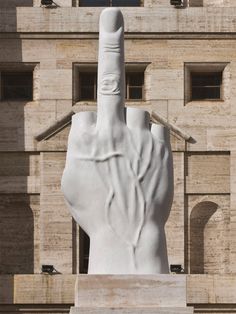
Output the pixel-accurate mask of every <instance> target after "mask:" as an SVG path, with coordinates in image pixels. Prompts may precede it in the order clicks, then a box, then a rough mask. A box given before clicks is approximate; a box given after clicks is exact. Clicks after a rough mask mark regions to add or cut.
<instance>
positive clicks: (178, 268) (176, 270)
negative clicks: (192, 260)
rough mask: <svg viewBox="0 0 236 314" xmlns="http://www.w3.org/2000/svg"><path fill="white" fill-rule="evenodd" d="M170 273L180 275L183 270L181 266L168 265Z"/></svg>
mask: <svg viewBox="0 0 236 314" xmlns="http://www.w3.org/2000/svg"><path fill="white" fill-rule="evenodd" d="M170 272H171V273H176V274H181V273H183V272H184V269H183V267H182V265H180V264H174V265H170Z"/></svg>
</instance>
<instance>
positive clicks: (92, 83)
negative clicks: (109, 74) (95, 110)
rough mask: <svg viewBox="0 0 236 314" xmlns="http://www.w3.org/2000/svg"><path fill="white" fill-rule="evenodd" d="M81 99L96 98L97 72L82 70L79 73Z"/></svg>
mask: <svg viewBox="0 0 236 314" xmlns="http://www.w3.org/2000/svg"><path fill="white" fill-rule="evenodd" d="M79 85H80V100H96V98H97V73H96V72H91V73H86V72H81V73H80V75H79Z"/></svg>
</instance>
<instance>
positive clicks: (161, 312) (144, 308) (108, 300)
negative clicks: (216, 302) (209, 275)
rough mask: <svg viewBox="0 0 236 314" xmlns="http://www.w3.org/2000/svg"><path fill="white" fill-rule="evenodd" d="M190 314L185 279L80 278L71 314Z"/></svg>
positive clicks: (150, 277)
mask: <svg viewBox="0 0 236 314" xmlns="http://www.w3.org/2000/svg"><path fill="white" fill-rule="evenodd" d="M85 313H86V314H92V313H94V314H110V313H111V314H112V313H113V314H121V313H122V314H133V313H135V314H136V313H137V314H154V313H155V314H174V313H176V314H190V313H193V308H191V307H187V304H186V276H185V275H138V276H136V275H79V276H78V277H77V282H76V287H75V307H72V308H71V310H70V314H85Z"/></svg>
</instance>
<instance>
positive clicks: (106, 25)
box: [100, 8, 123, 33]
mask: <svg viewBox="0 0 236 314" xmlns="http://www.w3.org/2000/svg"><path fill="white" fill-rule="evenodd" d="M100 24H101V25H102V27H103V29H104V30H105V31H106V32H108V33H113V32H116V31H117V30H118V29H119V28H120V27H121V26H123V15H122V13H121V11H120V10H119V9H118V8H107V9H105V10H103V11H102V13H101V16H100Z"/></svg>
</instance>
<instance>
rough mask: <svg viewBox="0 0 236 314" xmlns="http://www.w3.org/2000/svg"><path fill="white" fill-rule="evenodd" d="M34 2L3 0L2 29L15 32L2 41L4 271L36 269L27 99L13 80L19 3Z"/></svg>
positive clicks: (0, 255)
mask: <svg viewBox="0 0 236 314" xmlns="http://www.w3.org/2000/svg"><path fill="white" fill-rule="evenodd" d="M32 5H33V0H0V31H3V32H6V31H10V32H12V33H13V34H14V38H11V39H1V40H0V75H1V89H0V90H1V93H0V274H25V273H33V272H34V217H33V211H32V208H31V202H30V195H29V194H27V192H28V183H27V180H28V176H29V175H30V166H29V154H26V153H24V150H25V128H24V117H25V106H26V104H27V101H22V99H21V100H18V99H17V97H16V98H14V95H15V93H16V91H17V89H18V90H19V87H20V86H16V84H17V83H16V82H17V78H14V77H13V78H12V79H9V73H10V72H11V73H12V72H14V68H15V65H16V64H18V65H20V66H21V64H22V44H21V39H20V38H19V36H18V34H17V33H16V31H17V13H16V12H17V9H16V6H32ZM17 72H18V74H19V72H20V70H19V69H18V70H17ZM13 75H14V74H13ZM10 80H11V82H12V83H9V82H10ZM18 81H20V79H19V76H18ZM3 84H5V85H4V86H3ZM9 95H10V96H9Z"/></svg>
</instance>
